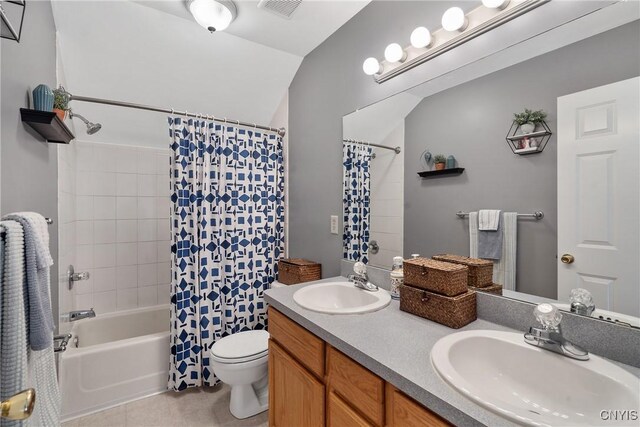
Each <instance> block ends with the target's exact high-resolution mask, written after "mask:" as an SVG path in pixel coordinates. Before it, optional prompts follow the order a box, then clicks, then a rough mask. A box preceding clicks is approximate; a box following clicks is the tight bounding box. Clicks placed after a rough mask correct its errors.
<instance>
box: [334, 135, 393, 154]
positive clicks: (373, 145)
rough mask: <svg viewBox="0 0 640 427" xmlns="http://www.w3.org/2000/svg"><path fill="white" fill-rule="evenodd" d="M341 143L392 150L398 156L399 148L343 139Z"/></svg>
mask: <svg viewBox="0 0 640 427" xmlns="http://www.w3.org/2000/svg"><path fill="white" fill-rule="evenodd" d="M342 142H350V143H352V144H362V145H370V146H372V147H378V148H384V149H385V150H392V151H395V152H396V154H400V151H401V150H400V147H395V148H394V147H389V146H387V145H380V144H374V143H373V142H367V141H357V140H355V139H343V140H342Z"/></svg>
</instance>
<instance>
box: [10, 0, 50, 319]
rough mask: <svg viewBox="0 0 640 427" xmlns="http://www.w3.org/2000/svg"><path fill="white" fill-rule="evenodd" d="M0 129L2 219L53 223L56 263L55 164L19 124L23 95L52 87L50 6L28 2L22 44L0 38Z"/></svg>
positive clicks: (40, 143) (44, 145)
mask: <svg viewBox="0 0 640 427" xmlns="http://www.w3.org/2000/svg"><path fill="white" fill-rule="evenodd" d="M1 43H2V77H1V78H2V117H1V119H0V120H1V121H2V130H1V138H2V140H1V150H2V152H1V154H0V159H1V166H0V174H1V178H0V185H1V193H0V195H1V198H0V208H1V211H2V214H3V215H4V214H7V213H10V212H16V211H35V212H39V213H41V214H42V215H44V216H47V217H50V218H53V220H54V224H53V225H52V226H50V227H49V234H50V236H51V252H52V253H51V255H53V259H54V260H56V262H57V259H58V228H57V224H58V172H57V167H58V159H57V152H58V150H57V147H56V144H47V143H46V142H45V141H44V140H43V139H42V138H41V137H40V136H39V135H38V134H36V133H34V132H33V131H32V130H31V129H30V128H27V127H26V125H23V124H22V122H21V121H20V111H19V109H20V108H21V107H27V99H28V98H27V92H28V91H30V90H32V89H33V88H34V87H36V86H37V85H38V84H40V83H45V84H47V85H49V87H51V88H54V87H55V84H56V43H55V25H54V22H53V14H52V11H51V3H50V2H49V1H31V2H28V4H27V9H26V13H25V17H24V24H23V27H22V38H21V39H20V43H16V42H15V41H10V40H6V39H2V42H1ZM51 284H52V286H51V293H52V303H53V308H54V319H58V315H57V309H58V303H57V301H58V298H57V295H58V266H57V265H54V266H53V267H52V269H51Z"/></svg>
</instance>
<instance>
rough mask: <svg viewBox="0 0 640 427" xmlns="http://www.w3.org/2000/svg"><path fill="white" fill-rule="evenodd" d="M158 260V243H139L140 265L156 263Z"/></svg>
mask: <svg viewBox="0 0 640 427" xmlns="http://www.w3.org/2000/svg"><path fill="white" fill-rule="evenodd" d="M157 259H158V255H157V249H156V242H138V264H150V263H155V262H156V261H157Z"/></svg>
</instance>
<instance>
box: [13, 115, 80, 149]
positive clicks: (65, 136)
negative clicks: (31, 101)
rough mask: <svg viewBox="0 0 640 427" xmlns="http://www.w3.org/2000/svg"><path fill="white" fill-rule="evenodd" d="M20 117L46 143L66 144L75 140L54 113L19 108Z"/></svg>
mask: <svg viewBox="0 0 640 427" xmlns="http://www.w3.org/2000/svg"><path fill="white" fill-rule="evenodd" d="M20 117H21V118H22V121H23V122H24V123H26V124H28V125H29V126H30V127H31V128H33V130H35V131H36V132H38V133H39V134H40V135H41V136H42V137H43V138H44V139H46V140H47V142H53V143H56V144H68V143H70V142H71V140H73V139H74V138H75V135H73V133H71V131H70V130H69V128H68V127H67V125H65V124H64V122H63V121H62V120H60V119H59V118H58V116H57V115H56V113H54V112H50V111H40V110H30V109H28V108H21V109H20Z"/></svg>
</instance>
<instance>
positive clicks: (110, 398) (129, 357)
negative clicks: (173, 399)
mask: <svg viewBox="0 0 640 427" xmlns="http://www.w3.org/2000/svg"><path fill="white" fill-rule="evenodd" d="M71 334H72V335H73V337H72V338H71V340H70V341H69V346H68V347H67V351H65V352H64V353H62V354H61V355H60V359H59V367H60V376H59V381H60V390H61V394H62V420H63V421H66V420H69V419H72V418H76V417H79V416H83V415H87V414H90V413H92V412H96V411H100V410H103V409H107V408H109V407H113V406H116V405H120V404H122V403H125V402H129V401H132V400H135V399H140V398H142V397H147V396H151V395H153V394H157V393H161V392H163V391H166V390H167V379H168V375H169V306H168V305H162V306H155V307H148V308H141V309H136V310H128V311H121V312H117V313H109V314H103V315H99V316H97V317H95V318H93V319H84V320H79V321H77V322H75V323H74V325H73V327H72V329H71Z"/></svg>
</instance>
